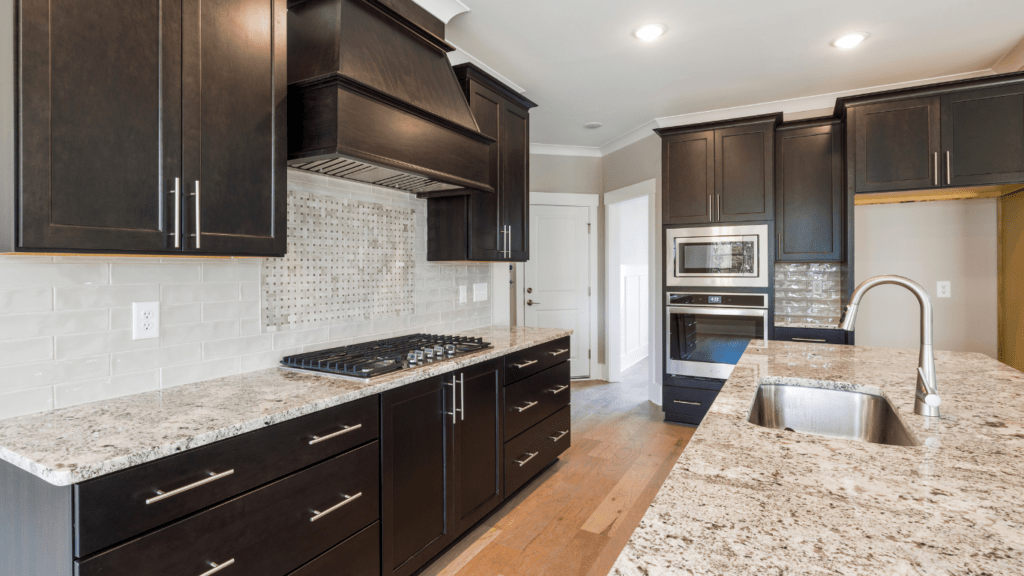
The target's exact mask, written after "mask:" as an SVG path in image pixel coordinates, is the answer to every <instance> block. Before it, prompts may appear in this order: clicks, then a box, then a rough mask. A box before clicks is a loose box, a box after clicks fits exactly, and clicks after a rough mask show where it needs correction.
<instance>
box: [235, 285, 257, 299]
mask: <svg viewBox="0 0 1024 576" xmlns="http://www.w3.org/2000/svg"><path fill="white" fill-rule="evenodd" d="M238 286H239V292H240V296H241V298H242V300H259V299H260V296H261V290H260V283H259V282H241V283H239V285H238Z"/></svg>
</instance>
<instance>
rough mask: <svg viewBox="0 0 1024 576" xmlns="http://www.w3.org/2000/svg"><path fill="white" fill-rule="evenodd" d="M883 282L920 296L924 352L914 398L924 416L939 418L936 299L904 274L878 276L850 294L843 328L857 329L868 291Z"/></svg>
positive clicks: (917, 411)
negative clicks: (934, 340)
mask: <svg viewBox="0 0 1024 576" xmlns="http://www.w3.org/2000/svg"><path fill="white" fill-rule="evenodd" d="M882 284H895V285H897V286H903V287H904V288H906V289H907V290H910V291H911V292H913V293H914V296H917V301H918V302H919V303H920V304H921V355H920V356H919V358H918V361H917V392H916V395H915V401H914V413H915V414H920V415H922V416H933V417H935V418H938V417H939V404H941V403H942V399H941V398H939V388H938V386H937V385H936V383H935V351H934V349H933V348H932V332H933V331H934V328H933V319H932V300H931V298H930V297H929V296H928V292H927V291H925V289H924V287H922V286H921V285H920V284H918V283H917V282H914V281H913V280H911V279H909V278H904V277H902V276H891V275H885V276H875V277H874V278H868V279H867V280H865V281H863V282H861V284H860V286H857V289H856V290H854V291H853V296H851V297H850V305H849V306H847V307H846V310H845V311H844V312H843V317H842V318H841V319H840V321H839V323H840V326H839V328H840V329H842V330H846V331H847V332H852V331H853V323H854V322H855V321H856V320H857V305H858V304H860V300H861V298H863V297H864V294H865V293H867V291H868V290H871V289H872V288H874V287H875V286H881V285H882Z"/></svg>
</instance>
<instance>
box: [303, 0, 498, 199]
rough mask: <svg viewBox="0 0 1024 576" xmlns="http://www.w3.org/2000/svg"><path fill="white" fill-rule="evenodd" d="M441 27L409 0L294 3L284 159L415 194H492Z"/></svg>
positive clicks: (481, 146) (487, 143) (482, 141)
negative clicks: (286, 144)
mask: <svg viewBox="0 0 1024 576" xmlns="http://www.w3.org/2000/svg"><path fill="white" fill-rule="evenodd" d="M454 49H455V48H454V47H453V46H452V45H450V44H448V43H447V42H445V40H444V24H443V23H442V22H441V21H440V20H438V19H437V18H435V17H434V16H432V15H431V14H430V13H428V12H427V11H426V10H424V9H423V8H421V7H419V6H418V5H416V4H414V3H413V2H412V1H411V0H293V1H291V2H289V4H288V84H289V86H288V101H289V103H288V164H289V166H290V167H292V168H298V169H301V170H307V171H310V172H316V173H323V174H328V175H332V176H339V177H342V178H348V179H351V180H357V181H360V182H366V183H370V184H376V185H380V186H388V187H391V188H397V189H399V190H405V191H407V192H412V193H416V194H417V195H418V196H420V197H438V196H452V195H465V194H471V193H477V192H484V193H494V188H493V187H492V186H491V185H490V184H489V180H490V175H489V170H490V147H491V144H493V143H494V142H495V140H494V139H493V138H491V137H489V136H486V135H484V134H481V133H480V130H479V128H478V126H477V123H476V121H475V120H474V119H473V115H472V113H471V112H470V109H469V103H468V102H467V101H466V98H465V96H464V95H463V92H462V89H461V88H460V86H459V82H458V80H457V79H456V77H455V73H454V72H453V71H452V68H451V64H450V63H449V61H448V57H447V53H448V52H451V51H453V50H454Z"/></svg>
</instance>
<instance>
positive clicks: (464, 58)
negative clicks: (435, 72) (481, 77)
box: [448, 42, 526, 94]
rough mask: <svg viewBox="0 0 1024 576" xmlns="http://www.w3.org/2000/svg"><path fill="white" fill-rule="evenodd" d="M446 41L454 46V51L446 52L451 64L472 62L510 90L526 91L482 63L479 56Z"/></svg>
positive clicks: (521, 92) (522, 92)
mask: <svg viewBox="0 0 1024 576" xmlns="http://www.w3.org/2000/svg"><path fill="white" fill-rule="evenodd" d="M448 43H449V44H451V45H452V46H455V52H449V53H448V61H449V62H451V65H452V66H458V65H459V64H466V63H467V62H468V63H470V64H473V65H474V66H476V67H477V68H480V69H481V70H483V71H484V72H487V73H488V74H490V75H491V76H494V78H495V79H496V80H498V81H499V82H501V83H502V84H504V85H506V86H508V87H509V88H511V89H512V90H515V91H516V92H519V93H520V94H525V93H526V88H523V87H522V86H520V85H518V84H516V83H515V82H513V81H511V80H509V79H508V78H507V77H505V76H503V75H501V74H500V73H499V72H498V71H497V70H495V69H494V68H491V67H490V66H488V65H487V64H484V63H483V61H481V60H480V59H479V58H477V57H475V56H473V55H472V54H470V53H469V52H466V51H465V50H463V49H462V48H459V47H458V46H456V45H455V44H454V43H452V42H448Z"/></svg>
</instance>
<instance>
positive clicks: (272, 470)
mask: <svg viewBox="0 0 1024 576" xmlns="http://www.w3.org/2000/svg"><path fill="white" fill-rule="evenodd" d="M379 421H380V400H379V397H378V396H371V397H369V398H364V399H361V400H357V401H355V402H351V403H348V404H343V405H341V406H336V407H334V408H329V409H327V410H323V411H320V412H317V413H315V414H310V415H308V416H303V417H302V418H297V419H295V420H290V421H288V422H283V423H281V424H277V425H275V426H270V427H268V428H264V429H262V430H257V431H255V432H250V433H248V434H243V435H241V436H237V437H235V438H230V439H228V440H224V441H222V442H217V443H215V444H210V445H208V446H203V447H201V448H196V449H195V450H189V451H188V452H183V453H181V454H176V455H174V456H169V457H167V458H163V459H161V460H157V461H155V462H150V463H148V464H143V465H141V466H136V467H134V468H130V469H128V470H124V471H121V472H117V473H115V474H111V475H109V476H104V477H102V478H97V479H95V480H90V481H88V482H83V483H82V484H77V485H75V490H74V494H75V510H74V513H75V528H74V530H75V547H76V548H75V556H76V557H78V558H81V557H83V556H86V555H89V554H92V553H94V552H97V551H99V550H102V549H103V548H106V547H108V546H110V545H112V544H116V543H118V542H123V541H124V540H127V539H129V538H132V537H134V536H137V535H139V534H141V533H143V532H145V531H146V530H149V529H151V528H156V527H157V526H161V525H163V524H166V523H168V522H172V521H174V520H177V519H178V518H181V517H183V516H186V515H188V514H191V513H193V512H196V511H198V510H202V509H203V508H206V507H207V506H210V505H212V504H216V503H217V502H221V501H223V500H227V499H228V498H232V497H234V496H237V495H239V494H241V493H243V492H246V491H248V490H251V489H253V488H255V487H257V486H260V485H263V484H266V483H267V482H270V481H272V480H275V479H277V478H281V477H283V476H287V475H288V474H291V473H292V472H294V471H296V470H299V469H300V468H304V467H306V466H309V465H310V464H314V463H316V462H320V461H321V460H326V459H327V458H330V457H331V456H335V455H337V454H340V453H342V452H344V451H346V450H349V449H351V448H353V447H355V446H359V445H361V444H365V443H366V442H369V441H371V440H374V439H376V438H377V436H378V435H379V429H380V425H379ZM346 427H349V430H351V431H350V432H345V433H343V434H339V435H338V436H333V437H331V435H332V434H335V433H338V432H341V431H342V430H344V429H345V428H346ZM314 437H318V438H320V439H321V441H316V440H314ZM312 442H316V443H315V444H314V443H312ZM228 472H231V473H230V474H228ZM204 480H205V481H206V483H205V484H200V483H201V482H203V481H204ZM189 486H194V488H190V489H187V490H184V491H182V492H179V493H177V494H174V491H176V490H181V489H183V488H187V487H189ZM160 492H163V496H164V498H163V499H160V500H157V501H154V498H158V497H160V496H161V494H160ZM172 494H173V495H172ZM147 501H148V502H149V503H148V504H147Z"/></svg>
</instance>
